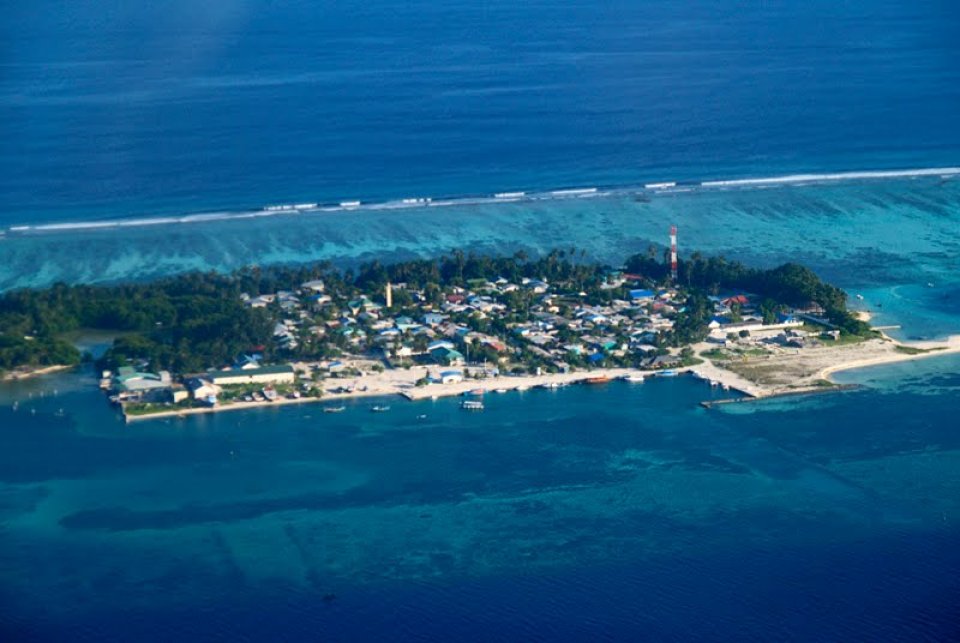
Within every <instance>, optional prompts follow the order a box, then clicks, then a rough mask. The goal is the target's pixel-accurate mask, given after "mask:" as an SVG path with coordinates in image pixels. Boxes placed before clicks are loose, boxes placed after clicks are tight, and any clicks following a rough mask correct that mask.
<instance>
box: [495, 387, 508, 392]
mask: <svg viewBox="0 0 960 643" xmlns="http://www.w3.org/2000/svg"><path fill="white" fill-rule="evenodd" d="M493 392H494V393H506V392H507V389H505V388H497V389H493Z"/></svg>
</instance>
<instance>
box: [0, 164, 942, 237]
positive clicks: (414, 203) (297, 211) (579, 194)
mask: <svg viewBox="0 0 960 643" xmlns="http://www.w3.org/2000/svg"><path fill="white" fill-rule="evenodd" d="M957 176H960V167H939V168H921V169H910V170H863V171H852V172H832V173H823V174H788V175H782V176H771V177H759V178H745V179H725V180H710V181H699V182H697V181H657V182H652V183H645V184H643V185H639V186H627V187H609V188H598V187H577V188H563V189H555V190H547V191H537V192H525V191H510V192H496V193H493V194H491V195H472V196H459V197H441V198H433V197H427V196H416V197H408V198H403V199H398V200H389V201H376V202H367V201H361V200H352V201H340V202H338V203H289V204H277V205H267V206H264V207H261V208H256V209H249V210H238V211H223V212H207V213H197V214H187V215H182V216H156V217H141V218H130V219H116V220H98V221H97V220H95V221H76V222H69V223H66V222H65V223H45V224H37V225H16V226H11V227H10V228H8V229H7V231H8V232H9V233H10V234H31V233H45V232H47V233H51V232H69V231H95V230H109V229H115V228H133V227H142V226H157V225H172V224H189V223H207V222H211V221H226V220H244V219H258V218H263V217H275V216H297V215H301V216H302V215H317V214H336V213H348V212H349V213H354V212H363V211H383V210H410V209H418V208H432V207H453V206H464V205H483V204H490V203H520V202H537V201H551V200H560V199H586V198H595V197H602V196H612V195H631V194H634V195H644V194H648V195H657V194H671V193H684V192H692V191H700V190H716V189H721V190H728V189H763V188H770V187H776V186H790V185H807V184H818V183H834V182H841V181H870V180H879V179H910V178H924V177H940V178H951V177H957ZM0 235H2V233H0Z"/></svg>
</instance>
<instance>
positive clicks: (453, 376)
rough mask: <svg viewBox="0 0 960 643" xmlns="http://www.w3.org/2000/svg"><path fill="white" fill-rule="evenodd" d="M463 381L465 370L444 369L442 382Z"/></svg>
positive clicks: (456, 382) (441, 375) (441, 376)
mask: <svg viewBox="0 0 960 643" xmlns="http://www.w3.org/2000/svg"><path fill="white" fill-rule="evenodd" d="M462 381H463V371H443V372H442V373H440V383H441V384H458V383H460V382H462Z"/></svg>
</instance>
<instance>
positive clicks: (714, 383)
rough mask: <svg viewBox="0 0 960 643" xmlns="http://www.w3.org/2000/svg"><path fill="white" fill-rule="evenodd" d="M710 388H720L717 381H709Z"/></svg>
mask: <svg viewBox="0 0 960 643" xmlns="http://www.w3.org/2000/svg"><path fill="white" fill-rule="evenodd" d="M710 386H712V387H714V388H716V387H717V386H720V382H718V381H717V380H710Z"/></svg>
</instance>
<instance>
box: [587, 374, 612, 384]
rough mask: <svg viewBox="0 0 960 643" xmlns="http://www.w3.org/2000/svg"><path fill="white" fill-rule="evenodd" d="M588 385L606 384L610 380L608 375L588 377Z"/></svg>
mask: <svg viewBox="0 0 960 643" xmlns="http://www.w3.org/2000/svg"><path fill="white" fill-rule="evenodd" d="M584 381H585V382H586V383H587V384H606V383H607V382H609V381H610V378H609V377H607V376H606V375H597V376H596V377H588V378H587V379H586V380H584Z"/></svg>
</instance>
